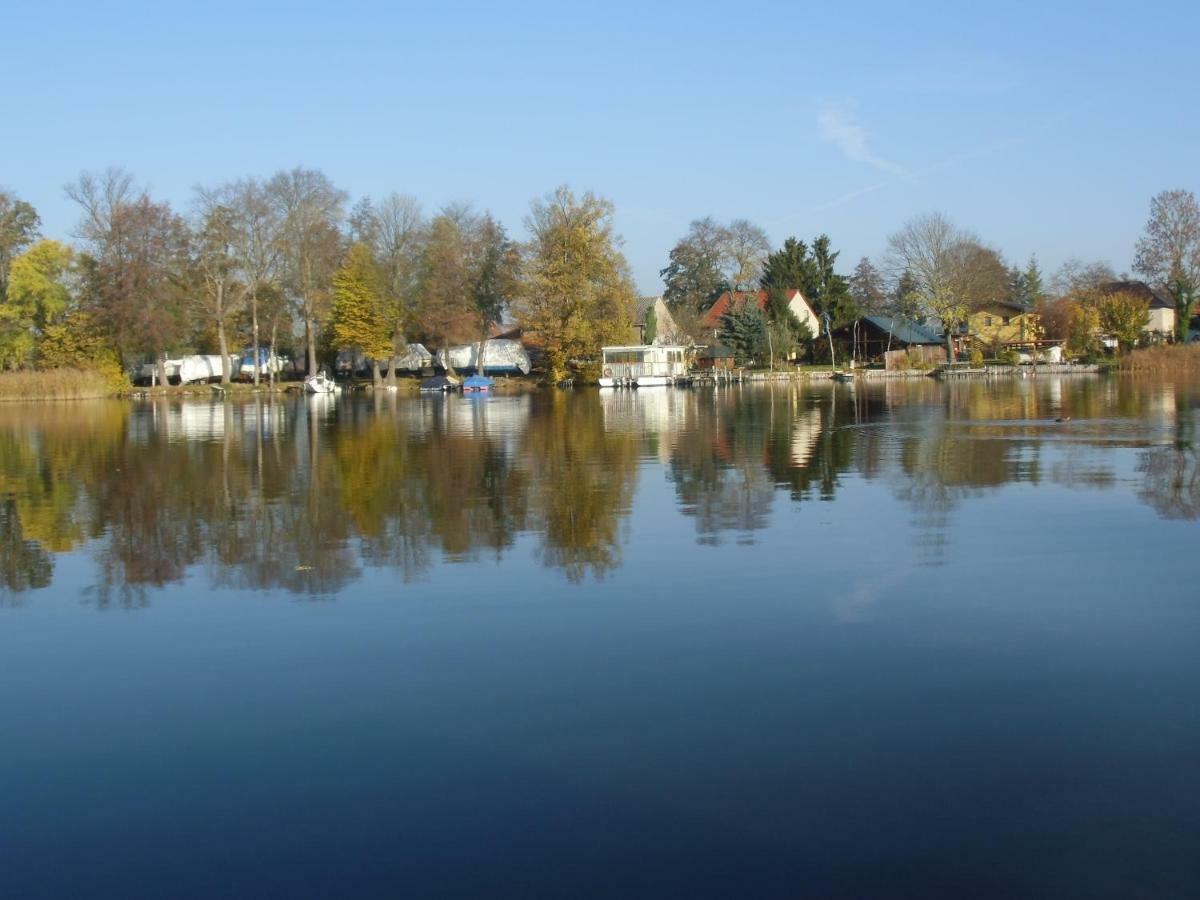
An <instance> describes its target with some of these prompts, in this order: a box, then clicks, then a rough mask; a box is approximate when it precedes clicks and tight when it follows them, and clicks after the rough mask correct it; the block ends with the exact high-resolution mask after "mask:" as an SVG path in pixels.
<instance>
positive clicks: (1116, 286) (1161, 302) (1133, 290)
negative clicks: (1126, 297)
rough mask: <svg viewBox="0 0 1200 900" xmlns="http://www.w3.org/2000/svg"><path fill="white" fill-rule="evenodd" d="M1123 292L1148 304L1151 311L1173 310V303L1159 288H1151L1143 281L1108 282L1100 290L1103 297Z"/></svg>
mask: <svg viewBox="0 0 1200 900" xmlns="http://www.w3.org/2000/svg"><path fill="white" fill-rule="evenodd" d="M1121 292H1125V293H1127V294H1133V295H1134V296H1135V297H1138V298H1140V299H1142V300H1145V301H1147V302H1148V303H1149V304H1150V308H1151V309H1174V308H1175V302H1174V301H1173V300H1172V299H1171V298H1170V296H1168V295H1167V293H1166V291H1164V290H1162V289H1161V288H1152V287H1150V285H1148V284H1146V282H1144V281H1110V282H1109V283H1108V284H1106V285H1103V286H1102V287H1101V288H1100V293H1101V294H1103V295H1104V296H1105V297H1108V296H1110V295H1112V294H1118V293H1121Z"/></svg>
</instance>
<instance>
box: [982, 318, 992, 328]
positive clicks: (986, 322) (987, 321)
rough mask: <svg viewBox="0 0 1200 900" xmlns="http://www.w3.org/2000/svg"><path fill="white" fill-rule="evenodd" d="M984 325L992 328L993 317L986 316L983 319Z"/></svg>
mask: <svg viewBox="0 0 1200 900" xmlns="http://www.w3.org/2000/svg"><path fill="white" fill-rule="evenodd" d="M983 324H984V325H987V326H989V327H990V326H991V324H992V317H991V316H984V317H983Z"/></svg>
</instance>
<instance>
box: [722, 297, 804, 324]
mask: <svg viewBox="0 0 1200 900" xmlns="http://www.w3.org/2000/svg"><path fill="white" fill-rule="evenodd" d="M798 293H800V292H799V291H797V290H794V289H792V290H789V291H787V293H786V297H787V301H788V302H789V303H791V302H792V298H793V297H794V296H796V294H798ZM768 296H769V295H768V294H767V292H766V291H726V292H725V293H723V294H722V295H721V296H720V297H718V298H717V299H716V300H714V301H713V305H712V306H710V307H709V308H708V309H707V310H706V311H705V313H704V318H703V319H702V320H701V322H702V323H703V325H704V327H705V328H718V327H720V325H721V318H722V317H723V316H724V315H725V314H726V313H727V312H729V311H730V309H734V310H739V309H741V308H742V307H744V306H745V305H746V304H747V303H749V302H750V301H751V300H753V301H754V305H755V306H757V307H758V308H759V309H764V308H765V307H766V305H767V298H768Z"/></svg>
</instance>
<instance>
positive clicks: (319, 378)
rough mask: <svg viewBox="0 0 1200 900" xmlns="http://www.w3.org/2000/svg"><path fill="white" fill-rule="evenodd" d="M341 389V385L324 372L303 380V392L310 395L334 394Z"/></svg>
mask: <svg viewBox="0 0 1200 900" xmlns="http://www.w3.org/2000/svg"><path fill="white" fill-rule="evenodd" d="M341 389H342V388H341V385H339V384H338V383H337V382H336V381H334V380H333V379H332V378H330V377H329V376H328V375H326V374H325V373H324V372H318V373H317V374H316V375H309V376H308V377H307V378H305V379H304V390H305V391H307V392H308V393H310V394H336V393H338V392H340V391H341Z"/></svg>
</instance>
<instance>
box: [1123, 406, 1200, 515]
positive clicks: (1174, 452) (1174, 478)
mask: <svg viewBox="0 0 1200 900" xmlns="http://www.w3.org/2000/svg"><path fill="white" fill-rule="evenodd" d="M1163 393H1164V394H1165V391H1164V392H1163ZM1168 404H1169V405H1170V406H1171V407H1172V418H1173V420H1174V422H1173V426H1174V429H1173V430H1174V441H1173V443H1172V444H1170V445H1169V446H1158V447H1151V448H1149V449H1147V450H1146V451H1144V452H1143V454H1142V458H1141V460H1140V461H1139V464H1138V469H1139V471H1140V472H1141V473H1142V476H1143V478H1142V485H1141V488H1140V489H1139V491H1138V497H1139V498H1140V499H1141V500H1142V502H1143V503H1146V504H1147V505H1149V506H1151V507H1153V508H1154V510H1155V511H1156V512H1158V514H1159V515H1160V516H1162V517H1163V518H1166V519H1185V520H1191V519H1197V518H1200V455H1198V454H1197V448H1196V431H1197V420H1198V419H1200V397H1198V396H1197V392H1196V389H1195V388H1194V387H1193V388H1190V389H1189V390H1187V391H1183V390H1180V391H1178V392H1176V391H1174V390H1172V391H1171V396H1170V397H1169V398H1167V399H1163V400H1162V401H1161V402H1160V404H1159V406H1160V408H1166V407H1167V406H1168Z"/></svg>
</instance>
